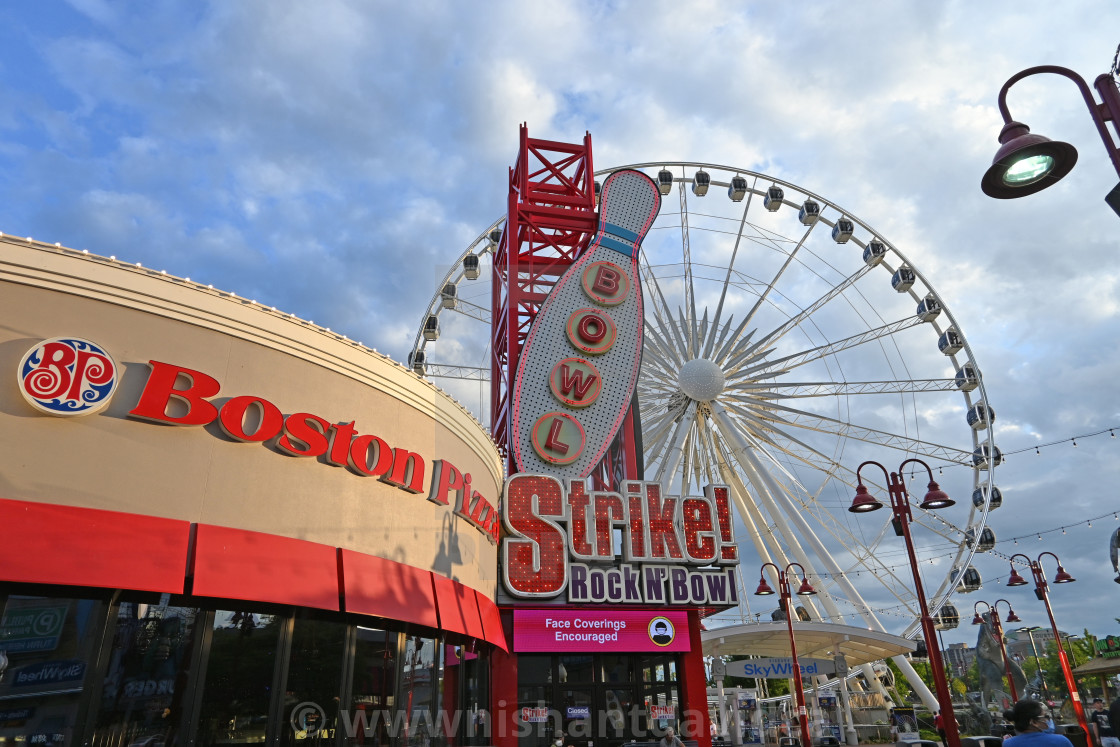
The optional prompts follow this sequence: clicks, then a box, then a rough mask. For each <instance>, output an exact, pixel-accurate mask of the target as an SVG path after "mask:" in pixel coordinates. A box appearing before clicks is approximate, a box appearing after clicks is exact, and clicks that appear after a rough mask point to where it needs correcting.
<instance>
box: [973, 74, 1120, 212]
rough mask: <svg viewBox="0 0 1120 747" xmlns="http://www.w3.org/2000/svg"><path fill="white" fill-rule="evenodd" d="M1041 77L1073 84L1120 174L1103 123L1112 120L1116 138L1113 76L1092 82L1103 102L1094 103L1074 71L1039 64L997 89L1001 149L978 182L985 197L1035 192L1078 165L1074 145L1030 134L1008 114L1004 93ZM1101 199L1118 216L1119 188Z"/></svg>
mask: <svg viewBox="0 0 1120 747" xmlns="http://www.w3.org/2000/svg"><path fill="white" fill-rule="evenodd" d="M1040 73H1053V74H1055V75H1061V76H1063V77H1065V78H1069V79H1070V80H1072V81H1073V82H1074V84H1075V85H1076V86H1077V88H1078V90H1080V91H1081V96H1082V98H1084V99H1085V104H1086V105H1087V106H1088V107H1089V115H1090V116H1091V117H1092V118H1093V123H1094V124H1095V125H1096V126H1097V132H1098V133H1099V134H1100V136H1101V140H1103V141H1104V146H1105V150H1107V151H1108V156H1109V159H1110V160H1111V161H1112V165H1113V167H1114V168H1115V169H1116V173H1117V174H1118V175H1120V147H1117V145H1116V143H1115V142H1114V141H1113V138H1112V135H1111V134H1110V133H1109V131H1108V127H1107V126H1106V124H1105V123H1106V122H1109V121H1111V122H1112V129H1113V130H1115V131H1116V134H1117V136H1120V90H1117V87H1116V82H1115V81H1114V80H1113V77H1112V72H1108V73H1104V74H1102V75H1098V76H1097V78H1096V80H1094V81H1093V86H1094V87H1095V88H1096V89H1097V92H1098V93H1099V94H1100V97H1101V102H1100V103H1098V102H1097V100H1096V99H1095V98H1094V97H1093V92H1092V91H1091V90H1090V88H1089V84H1088V83H1086V82H1085V79H1084V78H1082V77H1081V76H1080V75H1078V74H1077V73H1075V72H1074V71H1072V70H1070V69H1069V68H1065V67H1059V66H1057V65H1039V66H1038V67H1031V68H1027V69H1026V70H1022V71H1020V72H1018V73H1016V74H1015V75H1013V76H1011V78H1009V79H1008V81H1007V82H1006V83H1004V84H1003V88H1002V89H1000V92H999V99H998V104H999V111H1000V114H1001V115H1003V122H1004V125H1003V129H1002V130H1001V131H1000V133H999V143H1000V147H999V150H998V151H996V156H995V158H993V159H992V165H991V166H990V167H988V170H987V171H986V172H985V173H984V177H983V179H981V180H980V189H982V190H983V191H984V194H986V195H988V196H989V197H995V198H996V199H999V200H1007V199H1013V198H1016V197H1025V196H1027V195H1031V194H1034V193H1035V192H1039V191H1041V190H1043V189H1046V188H1047V187H1049V186H1050V185H1052V184H1055V183H1057V182H1058V180H1060V179H1061V178H1062V177H1064V176H1065V175H1066V174H1068V173H1069V172H1070V170H1071V169H1073V167H1074V164H1076V163H1077V149H1076V148H1074V147H1073V146H1072V145H1070V144H1069V143H1064V142H1062V141H1060V140H1051V139H1050V138H1047V137H1043V136H1042V135H1036V134H1033V133H1031V130H1030V128H1029V127H1027V126H1026V125H1025V124H1023V123H1022V122H1016V121H1014V120H1013V119H1011V112H1010V111H1009V110H1008V108H1007V91H1008V89H1009V88H1011V86H1013V85H1014V84H1015V83H1017V82H1019V81H1020V80H1022V79H1023V78H1026V77H1029V76H1031V75H1038V74H1040ZM1104 199H1105V202H1106V203H1108V206H1109V207H1111V208H1112V209H1113V210H1114V211H1115V212H1116V214H1117V215H1120V184H1117V185H1116V186H1115V187H1113V189H1112V191H1111V192H1109V193H1108V195H1106V196H1105V198H1104Z"/></svg>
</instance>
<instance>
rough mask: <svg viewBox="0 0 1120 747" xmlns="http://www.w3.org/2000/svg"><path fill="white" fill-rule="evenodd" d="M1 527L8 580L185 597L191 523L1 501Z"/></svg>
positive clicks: (1, 561) (0, 562) (2, 569)
mask: <svg viewBox="0 0 1120 747" xmlns="http://www.w3.org/2000/svg"><path fill="white" fill-rule="evenodd" d="M0 526H3V527H4V539H3V541H2V542H0V573H2V576H3V578H4V579H5V580H8V581H19V582H24V583H40V584H66V585H72V586H96V587H100V588H108V589H137V590H140V591H159V592H167V593H169V594H182V593H183V582H184V577H185V576H186V569H187V549H188V546H189V543H190V523H189V522H186V521H178V520H175V519H163V518H159V517H156V516H142V515H139V514H129V513H122V512H119V511H103V510H100V509H94V508H78V507H75V506H60V505H55V504H50V503H32V502H29V501H9V500H0Z"/></svg>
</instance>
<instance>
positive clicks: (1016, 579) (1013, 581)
mask: <svg viewBox="0 0 1120 747" xmlns="http://www.w3.org/2000/svg"><path fill="white" fill-rule="evenodd" d="M1007 585H1008V586H1026V585H1027V579H1025V578H1023V577H1022V576H1020V575H1019V571H1017V570H1015V566H1011V575H1010V576H1008V577H1007Z"/></svg>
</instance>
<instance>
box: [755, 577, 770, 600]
mask: <svg viewBox="0 0 1120 747" xmlns="http://www.w3.org/2000/svg"><path fill="white" fill-rule="evenodd" d="M754 593H755V596H758V597H766V596H770V595H771V594H773V593H774V590H773V589H771V588H770V584H768V583H766V579H765V578H760V579H758V588H757V589H755V592H754Z"/></svg>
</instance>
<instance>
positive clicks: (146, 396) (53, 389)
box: [19, 337, 500, 543]
mask: <svg viewBox="0 0 1120 747" xmlns="http://www.w3.org/2000/svg"><path fill="white" fill-rule="evenodd" d="M148 366H149V373H148V379H147V382H146V383H145V385H144V389H143V391H142V392H141V393H140V396H139V398H138V400H137V401H136V403H135V404H134V405H133V407H132V408H131V409H130V410H129V411H128V415H129V417H132V418H138V419H140V420H147V421H150V422H154V423H160V424H163V425H174V426H184V427H198V426H209V425H211V424H216V425H217V426H218V427H220V428H221V430H222V432H223V433H225V435H226V436H228V437H229V438H231V439H233V440H235V441H240V442H242V443H258V444H261V445H264V446H266V447H267V448H270V449H271V450H273V451H275V452H277V453H279V454H284V455H287V456H292V457H303V458H310V459H315V460H317V461H319V462H321V463H322V464H324V465H326V466H329V467H339V468H342V469H345V470H347V471H348V472H350V473H351V474H353V475H356V476H358V477H373V478H377V479H378V480H380V481H381V482H383V483H386V484H388V485H390V486H392V487H394V488H397V489H399V490H400V491H402V492H404V493H411V494H417V493H420V494H423V493H425V492H426V494H427V498H428V500H429V501H431V502H432V503H436V504H439V505H442V506H448V507H449V508H453V510H454V512H455V513H456V514H458V515H459V516H460V517H462V518H463V519H465V520H466V521H467V522H468V523H470V524H472V525H473V526H474V527H475V528H476V529H478V531H480V532H482V533H483V534H484V535H485V536H486V538H487V539H488V540H489V541H490V542H491V543H496V542H497V539H498V532H499V527H500V517H499V514H498V511H497V509H496V508H495V506H494V501H493V500H492V499H490V498H487V497H485V496H483V495H482V494H481V493H480V492H479V491H478V490H476V489H474V487H473V486H472V483H471V475H470V474H469V473H463V472H461V471H460V470H459V469H458V468H456V467H455V466H454V465H453V464H451V463H450V462H449V461H447V460H445V459H434V460H432V464H431V469H430V471H429V466H428V463H427V461H426V460H425V458H424V457H423V456H422V455H420V454H418V453H416V452H413V451H409V450H407V449H403V448H400V447H396V446H393V445H391V444H389V443H387V442H386V441H385V439H383V438H381V437H380V436H378V435H376V434H375V433H368V432H363V430H364V429H362V428H361V427H359V426H358V424H357V422H356V421H355V420H346V419H342V420H330V419H328V418H326V417H324V416H322V415H318V414H315V413H311V412H299V411H297V412H290V413H287V414H285V413H284V412H283V411H282V410H281V409H280V406H278V405H277V404H275V403H273V402H271V401H270V400H268V399H265V398H264V397H261V396H259V395H255V394H245V393H235V394H234V395H233V396H227V397H223V398H222V400H218V399H217V397H218V395H219V393H220V392H221V391H222V386H221V383H220V382H219V381H218V380H217V379H216V378H214V377H213V376H211V375H209V374H207V373H205V372H203V371H198V370H195V369H192V368H188V367H186V366H182V365H177V364H173V363H167V362H163V361H155V360H153V361H148ZM119 378H120V375H119V369H118V367H117V364H116V363H115V362H114V361H113V358H112V356H110V355H109V353H108V352H107V351H106V350H105V349H104V348H103V347H101V346H99V345H97V344H96V343H93V342H90V341H89V340H83V339H80V338H76V337H58V338H52V339H49V340H44V341H43V342H41V343H39V344H38V345H36V346H35V347H33V348H32V349H31V350H29V351H27V353H26V354H25V355H24V356H23V359H22V360H21V361H20V365H19V386H20V391H21V392H22V394H23V396H24V398H25V399H26V400H27V401H28V403H30V404H31V405H32V406H33V407H35V408H36V409H38V410H39V411H41V412H44V413H46V414H50V415H57V416H70V415H85V414H90V413H94V412H97V411H99V410H102V409H103V408H105V407H106V406H107V405H108V403H109V401H110V398H111V397H112V395H113V393H114V391H115V390H116V385H117V382H118V380H119ZM219 401H220V404H219Z"/></svg>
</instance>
